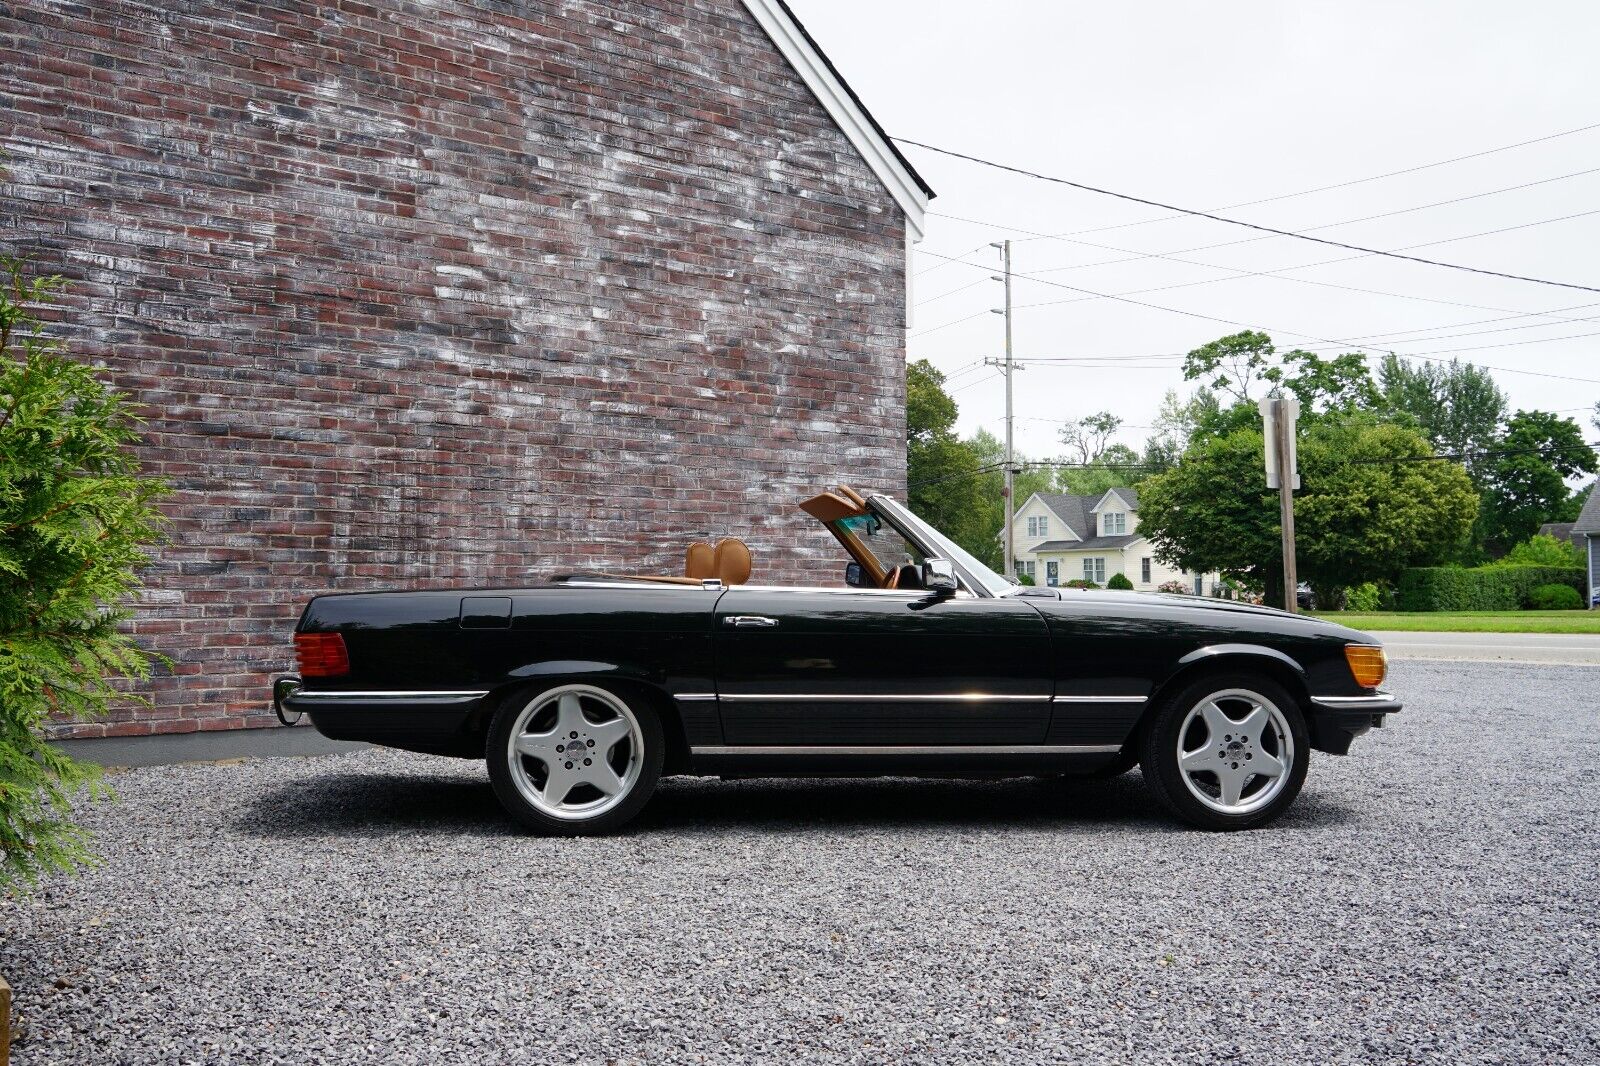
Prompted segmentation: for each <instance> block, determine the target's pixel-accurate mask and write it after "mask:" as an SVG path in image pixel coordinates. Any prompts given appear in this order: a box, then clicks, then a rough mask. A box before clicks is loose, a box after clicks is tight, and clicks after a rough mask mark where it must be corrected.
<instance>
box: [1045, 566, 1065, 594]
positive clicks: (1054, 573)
mask: <svg viewBox="0 0 1600 1066" xmlns="http://www.w3.org/2000/svg"><path fill="white" fill-rule="evenodd" d="M1044 583H1045V584H1046V585H1049V586H1050V587H1051V588H1055V587H1056V586H1057V585H1059V584H1061V564H1060V563H1058V562H1056V561H1055V560H1054V559H1052V560H1050V561H1049V562H1047V563H1045V564H1044Z"/></svg>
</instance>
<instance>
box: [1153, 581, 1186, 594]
mask: <svg viewBox="0 0 1600 1066" xmlns="http://www.w3.org/2000/svg"><path fill="white" fill-rule="evenodd" d="M1156 591H1157V592H1170V593H1172V594H1173V595H1174V596H1187V595H1188V594H1189V592H1190V591H1191V590H1190V588H1189V586H1188V585H1185V584H1184V583H1183V582H1182V581H1163V582H1162V583H1161V584H1159V585H1157V586H1156Z"/></svg>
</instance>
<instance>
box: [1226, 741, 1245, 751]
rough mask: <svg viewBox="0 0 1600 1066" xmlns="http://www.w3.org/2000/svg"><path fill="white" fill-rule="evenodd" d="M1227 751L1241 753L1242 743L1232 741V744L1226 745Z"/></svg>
mask: <svg viewBox="0 0 1600 1066" xmlns="http://www.w3.org/2000/svg"><path fill="white" fill-rule="evenodd" d="M1228 750H1229V751H1243V750H1244V743H1243V742H1242V741H1238V740H1235V741H1233V742H1232V743H1230V744H1229V745H1228Z"/></svg>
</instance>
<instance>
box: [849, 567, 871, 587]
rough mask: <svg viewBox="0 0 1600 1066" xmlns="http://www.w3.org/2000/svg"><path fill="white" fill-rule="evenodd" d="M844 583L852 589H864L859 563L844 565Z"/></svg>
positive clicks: (864, 584)
mask: <svg viewBox="0 0 1600 1066" xmlns="http://www.w3.org/2000/svg"><path fill="white" fill-rule="evenodd" d="M844 583H845V584H846V585H849V586H850V587H851V588H853V589H859V588H865V587H866V584H867V583H866V581H865V580H863V578H862V574H861V564H860V563H846V564H845V567H844Z"/></svg>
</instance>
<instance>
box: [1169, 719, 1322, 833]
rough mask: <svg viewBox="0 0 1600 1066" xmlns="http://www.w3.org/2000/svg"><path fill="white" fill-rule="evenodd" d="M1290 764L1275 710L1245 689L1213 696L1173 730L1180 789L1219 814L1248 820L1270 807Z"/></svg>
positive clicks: (1285, 726)
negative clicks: (1248, 817) (1176, 731)
mask: <svg viewBox="0 0 1600 1066" xmlns="http://www.w3.org/2000/svg"><path fill="white" fill-rule="evenodd" d="M1197 741H1198V742H1199V743H1198V744H1197V743H1196V742H1197ZM1294 758H1295V751H1294V734H1293V732H1291V731H1290V729H1289V722H1288V719H1286V718H1285V717H1284V716H1283V712H1282V711H1281V710H1279V709H1278V706H1277V704H1275V703H1273V702H1272V701H1271V700H1269V699H1267V698H1266V697H1265V696H1263V695H1261V694H1260V693H1259V692H1251V691H1250V690H1249V689H1242V688H1231V689H1225V690H1224V691H1222V692H1213V693H1212V694H1211V695H1209V696H1207V697H1206V698H1205V699H1203V700H1201V701H1200V702H1199V703H1198V704H1196V705H1195V706H1194V707H1193V708H1191V709H1190V711H1189V713H1188V714H1187V715H1185V716H1184V719H1183V725H1182V726H1180V727H1179V729H1178V772H1179V773H1180V774H1181V775H1182V777H1183V783H1184V784H1185V785H1186V786H1188V789H1189V792H1190V793H1191V794H1192V795H1193V796H1194V798H1195V799H1197V800H1199V801H1200V802H1201V803H1203V804H1205V805H1206V806H1207V807H1210V808H1211V809H1212V810H1214V811H1220V812H1221V813H1223V814H1249V813H1250V812H1252V811H1257V810H1260V809H1261V808H1262V807H1265V806H1266V805H1267V804H1269V803H1271V802H1272V801H1273V799H1274V798H1275V797H1276V796H1277V795H1278V793H1280V792H1282V791H1283V789H1284V786H1285V785H1287V784H1288V783H1289V777H1290V773H1289V772H1290V770H1291V769H1293V767H1294Z"/></svg>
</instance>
